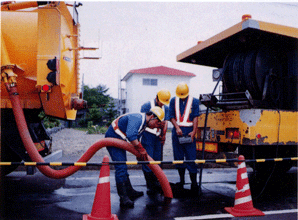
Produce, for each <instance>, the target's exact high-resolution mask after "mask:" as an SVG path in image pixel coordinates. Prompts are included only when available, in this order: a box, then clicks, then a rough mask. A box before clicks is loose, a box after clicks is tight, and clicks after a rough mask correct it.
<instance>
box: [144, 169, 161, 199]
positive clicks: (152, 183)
mask: <svg viewBox="0 0 298 220" xmlns="http://www.w3.org/2000/svg"><path fill="white" fill-rule="evenodd" d="M144 176H145V180H146V185H147V189H148V191H147V194H148V195H154V194H157V193H162V192H163V191H162V188H161V186H160V184H159V182H158V180H157V178H156V176H155V175H154V173H152V172H144Z"/></svg>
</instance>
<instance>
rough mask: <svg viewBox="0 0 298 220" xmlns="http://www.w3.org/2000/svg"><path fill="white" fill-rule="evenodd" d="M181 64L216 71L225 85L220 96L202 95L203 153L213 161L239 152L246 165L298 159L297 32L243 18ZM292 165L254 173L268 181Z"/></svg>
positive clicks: (179, 58)
mask: <svg viewBox="0 0 298 220" xmlns="http://www.w3.org/2000/svg"><path fill="white" fill-rule="evenodd" d="M177 61H179V62H185V63H191V64H196V65H203V66H209V67H215V68H216V69H214V70H213V73H212V77H213V80H214V81H217V82H218V83H219V85H221V87H219V88H220V89H219V90H220V92H219V94H214V93H215V91H216V90H214V91H213V93H210V94H201V95H200V100H201V103H202V104H204V105H205V106H206V107H207V109H208V111H206V113H203V114H202V115H201V116H200V117H199V124H198V132H197V149H198V151H199V152H200V151H202V148H203V142H204V143H205V144H204V150H205V151H206V152H209V153H208V154H209V155H210V154H219V153H222V152H237V150H238V153H239V154H242V155H244V156H245V158H246V159H258V158H285V157H297V143H298V139H297V133H298V126H297V123H298V114H297V75H298V29H297V28H293V27H287V26H282V25H277V24H272V23H267V22H262V21H257V20H253V19H251V16H250V15H244V16H243V17H242V21H241V22H240V23H238V24H236V25H234V26H232V27H231V28H229V29H227V30H225V31H223V32H221V33H219V34H217V35H215V36H213V37H211V38H209V39H207V40H205V41H200V42H198V44H197V45H195V46H194V47H192V48H190V49H188V50H186V51H185V52H183V53H181V54H179V55H178V56H177ZM202 83H203V82H202ZM198 86H199V85H198ZM209 109H210V111H209ZM206 115H208V116H207V121H206V130H205V135H204V127H205V118H206ZM204 136H205V140H204ZM199 154H200V153H199ZM223 155H227V154H223ZM200 159H201V158H200ZM292 165H293V162H292V161H282V162H276V163H275V165H274V164H272V163H270V162H269V163H267V162H266V163H255V164H253V168H254V170H255V171H257V173H259V174H262V175H263V174H264V173H270V172H271V171H272V172H273V171H276V172H285V171H287V170H289V169H290V168H291V166H292Z"/></svg>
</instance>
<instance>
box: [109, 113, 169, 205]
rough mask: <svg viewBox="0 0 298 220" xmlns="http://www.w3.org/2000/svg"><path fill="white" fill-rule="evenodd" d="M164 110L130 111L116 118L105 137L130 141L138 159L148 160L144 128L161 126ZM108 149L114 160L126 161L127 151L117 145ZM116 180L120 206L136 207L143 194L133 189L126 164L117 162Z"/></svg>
mask: <svg viewBox="0 0 298 220" xmlns="http://www.w3.org/2000/svg"><path fill="white" fill-rule="evenodd" d="M164 115H165V114H164V111H163V110H162V109H161V108H160V107H154V108H151V109H149V110H148V111H147V112H146V113H128V114H124V115H121V116H120V117H118V118H117V119H115V120H114V121H113V122H112V124H111V125H110V127H109V128H108V130H107V132H106V134H105V137H106V138H117V139H122V140H126V141H129V142H130V143H131V144H132V145H133V146H134V148H135V149H136V150H137V151H138V155H137V159H138V160H140V161H146V160H148V154H147V151H146V150H145V149H144V147H143V146H142V144H141V142H140V138H141V137H142V135H143V132H142V131H144V129H145V128H146V127H149V128H150V129H154V128H159V127H160V126H161V121H163V120H164ZM107 150H108V152H109V154H110V156H111V158H112V160H113V161H126V160H127V156H126V151H125V150H123V149H120V148H117V147H113V146H109V147H107ZM114 166H115V180H116V186H117V192H118V195H119V197H120V206H121V207H126V208H132V207H134V202H133V201H134V200H135V199H136V198H138V197H140V196H142V195H144V193H143V192H141V191H136V190H134V189H133V187H132V185H131V182H130V180H129V175H128V171H127V165H126V164H115V165H114Z"/></svg>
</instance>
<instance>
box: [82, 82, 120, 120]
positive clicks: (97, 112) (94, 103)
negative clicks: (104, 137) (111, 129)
mask: <svg viewBox="0 0 298 220" xmlns="http://www.w3.org/2000/svg"><path fill="white" fill-rule="evenodd" d="M108 90H109V89H108V88H107V87H106V86H105V85H98V86H97V87H95V88H90V87H89V86H84V97H83V99H84V100H86V101H87V104H88V106H89V108H88V110H89V112H88V114H87V118H86V120H85V121H92V122H93V124H94V125H96V124H97V125H110V123H111V122H112V121H113V120H114V119H115V117H116V115H117V110H116V109H115V104H114V99H113V98H112V97H110V96H109V95H108V94H107V92H108Z"/></svg>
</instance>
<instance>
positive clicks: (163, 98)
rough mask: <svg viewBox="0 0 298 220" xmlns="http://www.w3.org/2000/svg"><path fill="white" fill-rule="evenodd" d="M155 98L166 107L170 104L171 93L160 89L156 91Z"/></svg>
mask: <svg viewBox="0 0 298 220" xmlns="http://www.w3.org/2000/svg"><path fill="white" fill-rule="evenodd" d="M157 97H158V100H159V101H160V102H161V103H162V104H164V105H168V104H169V103H170V98H171V93H170V91H169V90H167V89H161V90H159V91H158V93H157Z"/></svg>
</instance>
